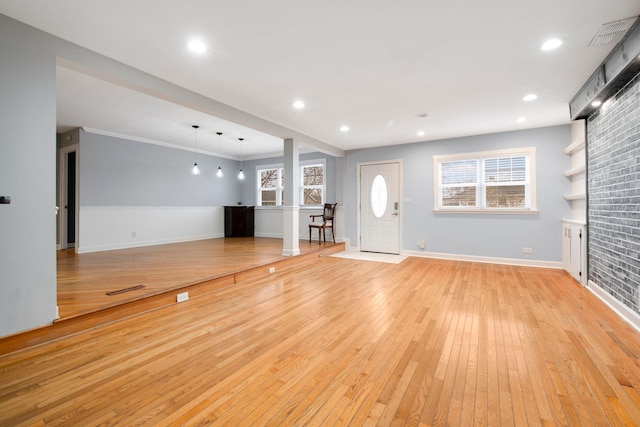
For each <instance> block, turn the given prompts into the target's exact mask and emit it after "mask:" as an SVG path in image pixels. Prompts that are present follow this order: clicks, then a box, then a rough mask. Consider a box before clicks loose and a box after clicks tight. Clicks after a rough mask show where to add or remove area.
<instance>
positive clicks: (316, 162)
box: [255, 158, 327, 209]
mask: <svg viewBox="0 0 640 427" xmlns="http://www.w3.org/2000/svg"><path fill="white" fill-rule="evenodd" d="M320 164H321V165H322V168H323V169H324V182H323V183H322V186H315V187H321V188H322V201H323V203H324V201H325V200H326V195H327V160H326V159H324V158H319V159H311V160H301V161H299V162H298V175H299V182H300V187H299V189H298V191H299V197H300V200H302V197H303V191H304V186H303V185H302V183H303V177H302V168H303V167H304V166H313V165H320ZM265 169H278V170H280V169H282V170H284V163H274V164H269V165H256V166H255V171H256V173H255V175H256V181H255V185H256V207H257V208H261V209H275V208H281V207H282V203H283V202H284V201H283V200H280V198H281V196H280V195H281V194H282V191H284V187H276V188H275V191H276V206H262V193H261V187H260V171H261V170H265ZM278 174H280V172H278ZM279 181H280V179H279ZM279 184H281V182H279ZM309 187H314V186H309ZM278 201H279V202H280V203H279V204H278ZM322 206H323V204H320V205H304V204H300V208H306V209H316V208H319V207H320V208H321V207H322Z"/></svg>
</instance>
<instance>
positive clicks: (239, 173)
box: [238, 138, 244, 181]
mask: <svg viewBox="0 0 640 427" xmlns="http://www.w3.org/2000/svg"><path fill="white" fill-rule="evenodd" d="M238 140H239V141H240V172H238V179H239V180H241V181H242V180H243V179H244V172H243V171H242V141H244V138H238Z"/></svg>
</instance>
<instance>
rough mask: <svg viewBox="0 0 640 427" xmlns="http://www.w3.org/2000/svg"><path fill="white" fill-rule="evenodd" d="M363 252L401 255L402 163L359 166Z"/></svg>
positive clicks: (361, 242)
mask: <svg viewBox="0 0 640 427" xmlns="http://www.w3.org/2000/svg"><path fill="white" fill-rule="evenodd" d="M359 169H360V250H361V251H366V252H382V253H387V254H398V253H400V200H399V198H400V163H398V162H389V163H378V164H363V165H359Z"/></svg>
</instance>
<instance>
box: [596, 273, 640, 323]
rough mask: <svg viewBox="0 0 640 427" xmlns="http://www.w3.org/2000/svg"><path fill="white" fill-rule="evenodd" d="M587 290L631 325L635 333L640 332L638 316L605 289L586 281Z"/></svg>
mask: <svg viewBox="0 0 640 427" xmlns="http://www.w3.org/2000/svg"><path fill="white" fill-rule="evenodd" d="M587 289H588V290H589V291H590V292H591V293H592V294H594V295H595V296H597V297H598V298H599V299H600V300H601V301H602V302H603V303H605V304H606V305H607V306H608V307H609V308H610V309H611V310H613V311H614V312H615V313H616V314H617V315H618V316H620V317H621V318H622V319H623V320H624V321H625V322H627V323H628V324H629V325H631V326H632V327H633V328H634V329H635V330H636V331H638V332H640V316H639V315H638V314H637V313H636V312H634V311H633V310H631V309H630V308H629V307H627V306H626V305H624V304H623V303H621V302H620V301H618V300H617V299H615V298H614V297H613V296H612V295H611V294H609V293H608V292H607V291H606V290H605V289H603V288H601V287H600V286H598V285H597V284H596V283H595V282H593V281H591V280H588V281H587Z"/></svg>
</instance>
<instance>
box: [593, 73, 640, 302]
mask: <svg viewBox="0 0 640 427" xmlns="http://www.w3.org/2000/svg"><path fill="white" fill-rule="evenodd" d="M587 200H588V205H587V219H588V224H589V233H588V249H587V253H588V263H589V280H591V281H592V282H594V283H596V284H597V285H598V286H600V287H602V288H603V289H606V290H607V291H608V292H609V293H610V294H611V295H612V296H613V297H615V298H616V299H617V300H618V301H620V302H621V303H623V304H624V305H625V306H627V307H629V308H630V309H631V310H633V311H634V312H636V313H638V314H640V307H639V295H640V74H638V75H636V76H635V78H633V79H632V80H631V81H630V82H629V84H627V85H626V86H625V87H624V88H623V89H622V90H621V91H620V92H618V93H617V94H616V95H615V96H614V97H612V98H611V99H609V100H608V101H607V102H606V103H605V104H604V105H603V106H602V107H601V108H600V110H599V111H597V112H596V113H594V114H592V115H591V116H590V117H589V118H588V120H587Z"/></svg>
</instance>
